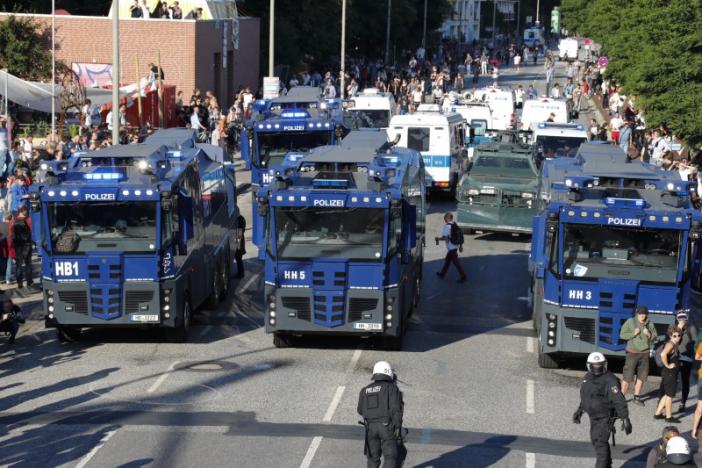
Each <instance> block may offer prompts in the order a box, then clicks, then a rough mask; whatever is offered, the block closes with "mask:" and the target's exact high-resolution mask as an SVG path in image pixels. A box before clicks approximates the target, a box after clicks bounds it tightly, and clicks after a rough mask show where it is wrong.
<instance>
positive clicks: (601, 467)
mask: <svg viewBox="0 0 702 468" xmlns="http://www.w3.org/2000/svg"><path fill="white" fill-rule="evenodd" d="M609 437H610V432H609V418H598V419H590V441H591V442H592V446H593V447H595V455H596V456H597V462H596V464H595V466H596V468H612V453H611V451H610V449H609Z"/></svg>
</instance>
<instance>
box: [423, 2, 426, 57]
mask: <svg viewBox="0 0 702 468" xmlns="http://www.w3.org/2000/svg"><path fill="white" fill-rule="evenodd" d="M422 49H424V50H425V51H426V50H427V0H424V27H423V29H422ZM425 53H426V52H425Z"/></svg>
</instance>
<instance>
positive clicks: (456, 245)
mask: <svg viewBox="0 0 702 468" xmlns="http://www.w3.org/2000/svg"><path fill="white" fill-rule="evenodd" d="M435 240H436V245H439V241H441V240H443V241H444V242H445V243H446V257H445V258H444V266H443V268H442V269H441V271H438V272H436V276H438V277H439V278H441V279H444V276H446V272H447V271H448V269H449V266H450V265H451V263H453V265H454V266H455V267H456V270H458V273H459V274H460V275H461V277H460V278H459V279H458V282H459V283H465V282H466V280H467V279H468V276H467V275H466V272H465V271H463V267H462V266H461V262H460V261H459V260H458V252H463V231H462V230H461V228H460V227H459V226H458V224H456V223H455V222H454V221H453V214H451V213H446V214H445V215H444V227H443V228H442V229H441V237H437V238H435Z"/></svg>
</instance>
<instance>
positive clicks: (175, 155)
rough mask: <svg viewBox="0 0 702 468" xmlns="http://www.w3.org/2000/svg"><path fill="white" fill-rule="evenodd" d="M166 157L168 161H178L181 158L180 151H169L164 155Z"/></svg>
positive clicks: (181, 153)
mask: <svg viewBox="0 0 702 468" xmlns="http://www.w3.org/2000/svg"><path fill="white" fill-rule="evenodd" d="M166 155H167V157H168V158H170V159H180V158H182V157H183V152H182V151H169V152H167V153H166Z"/></svg>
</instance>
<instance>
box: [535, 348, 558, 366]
mask: <svg viewBox="0 0 702 468" xmlns="http://www.w3.org/2000/svg"><path fill="white" fill-rule="evenodd" d="M539 367H541V368H542V369H558V361H557V360H556V359H555V358H554V357H553V356H552V355H551V354H546V353H544V352H543V350H542V349H541V346H539Z"/></svg>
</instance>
